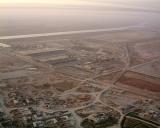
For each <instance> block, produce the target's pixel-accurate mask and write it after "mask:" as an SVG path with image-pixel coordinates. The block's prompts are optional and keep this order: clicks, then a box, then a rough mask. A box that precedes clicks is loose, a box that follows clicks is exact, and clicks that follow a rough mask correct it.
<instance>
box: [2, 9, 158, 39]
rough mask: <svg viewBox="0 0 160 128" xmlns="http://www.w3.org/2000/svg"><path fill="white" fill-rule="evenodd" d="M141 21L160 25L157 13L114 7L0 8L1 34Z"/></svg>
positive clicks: (105, 26)
mask: <svg viewBox="0 0 160 128" xmlns="http://www.w3.org/2000/svg"><path fill="white" fill-rule="evenodd" d="M141 23H144V24H147V26H153V27H154V28H160V26H159V23H160V14H159V13H154V12H149V11H140V10H136V9H132V10H130V9H128V10H127V9H124V10H123V9H115V8H113V9H112V8H109V9H107V8H103V9H101V8H98V9H96V8H84V9H83V8H51V7H50V8H40V7H38V8H5V7H3V8H0V36H15V35H28V34H40V33H55V32H56V33H57V32H68V31H70V32H72V31H88V30H89V31H90V30H98V31H99V30H101V29H113V28H114V29H115V28H123V27H126V26H135V25H139V24H141Z"/></svg>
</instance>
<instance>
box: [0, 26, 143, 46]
mask: <svg viewBox="0 0 160 128" xmlns="http://www.w3.org/2000/svg"><path fill="white" fill-rule="evenodd" d="M138 27H141V26H138V25H137V26H126V27H120V28H106V29H94V30H80V31H67V32H53V33H40V34H26V35H14V36H0V39H22V38H31V37H46V36H59V35H71V34H81V33H95V32H108V31H119V30H127V29H131V28H138ZM0 46H2V47H9V45H6V44H2V43H0Z"/></svg>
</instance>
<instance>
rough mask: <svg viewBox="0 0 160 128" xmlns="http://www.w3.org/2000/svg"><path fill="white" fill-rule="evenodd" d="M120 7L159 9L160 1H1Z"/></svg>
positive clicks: (6, 2) (3, 0)
mask: <svg viewBox="0 0 160 128" xmlns="http://www.w3.org/2000/svg"><path fill="white" fill-rule="evenodd" d="M110 4H113V5H118V6H128V7H138V8H151V9H159V8H160V0H0V5H1V6H18V5H25V6H43V5H97V6H99V5H110Z"/></svg>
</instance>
